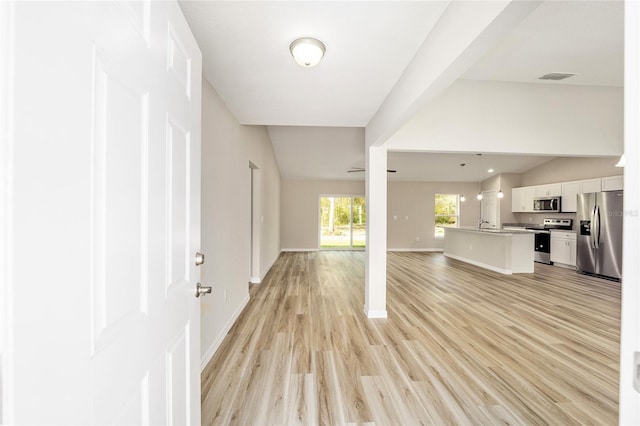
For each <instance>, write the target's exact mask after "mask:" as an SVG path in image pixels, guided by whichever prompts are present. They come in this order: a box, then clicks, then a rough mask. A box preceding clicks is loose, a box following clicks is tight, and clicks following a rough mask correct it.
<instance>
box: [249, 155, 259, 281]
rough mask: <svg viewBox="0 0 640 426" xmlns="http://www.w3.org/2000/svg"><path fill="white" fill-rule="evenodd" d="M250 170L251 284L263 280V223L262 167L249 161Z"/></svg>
mask: <svg viewBox="0 0 640 426" xmlns="http://www.w3.org/2000/svg"><path fill="white" fill-rule="evenodd" d="M249 172H250V173H251V177H250V180H251V187H250V197H251V202H250V205H251V207H250V209H251V214H250V219H249V222H250V227H251V231H250V233H249V234H250V236H249V238H250V243H249V251H250V253H249V259H250V260H249V282H250V283H251V284H259V283H260V281H261V280H262V279H261V277H260V227H261V223H262V216H261V212H260V169H258V166H256V165H255V164H253V163H252V162H251V161H249Z"/></svg>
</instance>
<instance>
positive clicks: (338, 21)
mask: <svg viewBox="0 0 640 426" xmlns="http://www.w3.org/2000/svg"><path fill="white" fill-rule="evenodd" d="M447 5H448V2H435V1H409V2H404V1H391V2H379V1H347V2H344V1H339V2H338V1H336V2H333V1H320V2H307V1H290V2H274V1H258V2H245V1H204V2H203V1H181V2H180V6H181V8H182V10H183V12H184V14H185V16H186V18H187V21H188V23H189V26H190V27H191V29H192V31H193V33H194V35H195V37H196V39H197V41H198V44H199V46H200V48H201V50H202V52H203V73H204V76H205V78H206V79H207V80H208V81H209V82H211V83H212V85H213V86H214V87H215V89H216V91H217V92H218V94H219V95H220V96H221V98H222V99H223V101H224V102H225V104H226V105H227V107H228V108H229V109H230V110H231V112H232V113H233V115H234V116H235V117H236V119H238V121H239V122H240V123H242V124H262V125H267V126H269V127H268V128H269V133H270V136H271V140H272V143H273V147H274V151H275V155H276V158H277V160H278V165H279V168H280V171H281V174H282V176H283V177H284V178H297V179H364V173H349V174H347V173H346V170H348V169H350V168H351V167H361V166H363V165H364V161H365V158H364V136H363V135H364V129H363V127H365V126H366V125H367V123H368V122H369V120H370V119H371V118H372V116H373V115H374V114H375V112H376V111H377V110H378V108H379V107H380V106H381V104H382V103H383V102H384V100H385V98H386V96H387V95H388V94H389V92H390V91H391V89H392V88H393V86H394V84H395V82H396V81H397V80H398V78H399V77H400V76H401V75H402V72H403V71H404V69H405V68H406V66H407V65H408V64H409V62H410V61H411V59H412V58H413V56H414V54H415V53H416V51H417V50H418V49H419V48H420V46H421V45H422V43H423V42H424V40H425V38H426V37H428V36H429V32H430V31H431V29H432V28H433V26H434V25H435V24H436V22H437V20H438V18H439V17H440V16H441V15H442V13H443V12H444V10H445V9H446V7H447ZM623 9H624V6H623V2H621V1H546V2H543V3H542V4H541V5H540V6H539V7H537V8H536V9H534V10H533V12H532V13H531V14H530V15H528V16H527V17H526V18H525V19H524V20H523V21H522V22H521V23H520V24H519V25H518V26H517V27H516V28H515V30H514V31H512V32H511V33H510V34H509V35H507V36H505V37H503V38H502V39H501V41H500V42H499V43H498V45H496V46H495V47H494V48H493V49H491V50H490V51H489V52H488V53H487V54H486V55H485V56H484V58H482V59H481V60H480V61H478V62H477V63H476V65H474V66H472V67H471V68H470V69H469V70H467V71H466V72H465V73H464V74H463V76H462V78H466V79H478V80H496V81H515V82H529V83H540V84H580V85H604V86H621V85H622V81H623V21H624V19H623ZM301 36H313V37H317V38H318V39H320V40H322V41H323V42H324V43H325V44H326V46H327V53H326V56H325V58H324V59H323V61H322V62H321V63H320V65H318V66H317V67H315V68H311V69H305V68H302V67H299V66H298V65H296V64H295V62H294V61H293V58H291V56H290V54H289V50H288V49H289V44H290V43H291V41H293V40H294V39H296V38H298V37H301ZM549 72H573V73H577V74H578V75H577V76H576V77H572V78H570V79H567V80H564V81H559V82H558V81H551V82H550V81H541V80H538V77H539V76H541V75H542V74H546V73H549ZM354 127H356V128H354ZM469 157H470V155H469V154H466V155H465V154H438V155H434V154H415V153H411V154H408V153H389V161H388V163H389V167H391V168H397V169H398V170H399V172H398V173H397V174H396V175H392V174H390V175H389V176H390V180H448V181H463V180H464V181H474V180H478V179H479V175H478V174H475V175H474V174H473V172H472V171H471V169H465V171H461V170H460V169H461V168H460V167H459V166H458V167H451V166H450V164H453V165H457V164H459V163H461V162H467V161H465V158H467V159H468V158H469ZM483 157H484V158H483V162H484V161H485V159H486V161H489V160H490V159H491V158H492V157H495V158H494V161H495V164H497V165H496V166H495V168H496V170H502V171H503V172H518V171H520V172H521V171H525V170H528V169H530V168H532V167H535V166H536V165H538V164H540V162H543V161H546V160H549V159H550V158H549V157H526V156H522V157H513V156H509V157H504V156H503V157H502V158H501V157H500V156H483ZM468 163H470V162H468ZM478 173H481V172H480V171H478ZM438 176H439V177H440V178H438Z"/></svg>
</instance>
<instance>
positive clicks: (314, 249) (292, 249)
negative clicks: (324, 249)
mask: <svg viewBox="0 0 640 426" xmlns="http://www.w3.org/2000/svg"><path fill="white" fill-rule="evenodd" d="M288 251H294V252H295V251H318V249H317V248H283V249H280V252H281V253H284V252H288Z"/></svg>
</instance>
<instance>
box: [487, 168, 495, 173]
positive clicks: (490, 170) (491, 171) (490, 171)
mask: <svg viewBox="0 0 640 426" xmlns="http://www.w3.org/2000/svg"><path fill="white" fill-rule="evenodd" d="M487 172H489V173H493V172H495V170H493V169H489V170H487Z"/></svg>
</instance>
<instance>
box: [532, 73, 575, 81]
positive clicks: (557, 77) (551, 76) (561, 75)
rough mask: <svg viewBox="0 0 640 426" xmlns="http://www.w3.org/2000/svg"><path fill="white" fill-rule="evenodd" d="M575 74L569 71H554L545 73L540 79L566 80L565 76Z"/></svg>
mask: <svg viewBox="0 0 640 426" xmlns="http://www.w3.org/2000/svg"><path fill="white" fill-rule="evenodd" d="M574 75H575V74H572V73H568V72H552V73H550V74H545V75H543V76H542V77H538V80H564V79H565V78H569V77H573V76H574Z"/></svg>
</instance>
